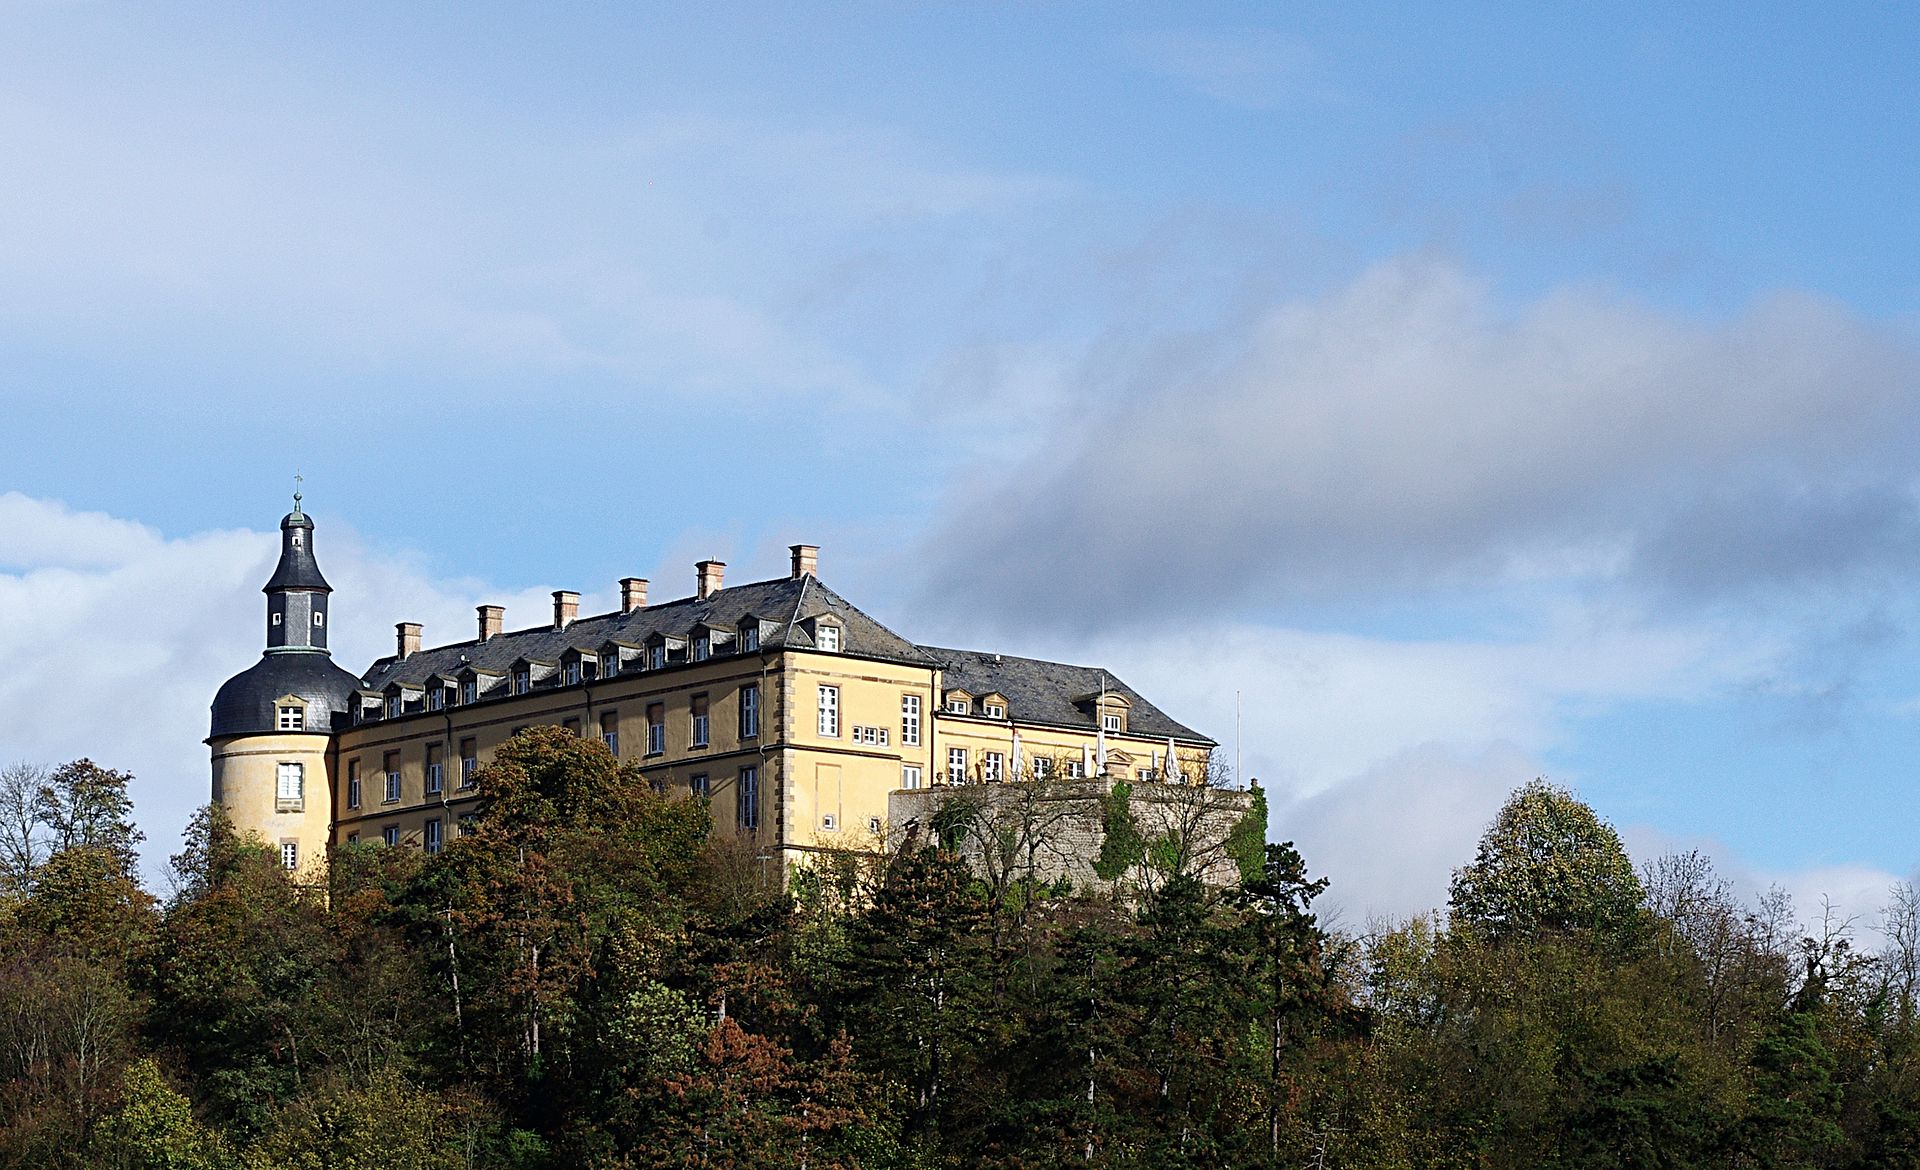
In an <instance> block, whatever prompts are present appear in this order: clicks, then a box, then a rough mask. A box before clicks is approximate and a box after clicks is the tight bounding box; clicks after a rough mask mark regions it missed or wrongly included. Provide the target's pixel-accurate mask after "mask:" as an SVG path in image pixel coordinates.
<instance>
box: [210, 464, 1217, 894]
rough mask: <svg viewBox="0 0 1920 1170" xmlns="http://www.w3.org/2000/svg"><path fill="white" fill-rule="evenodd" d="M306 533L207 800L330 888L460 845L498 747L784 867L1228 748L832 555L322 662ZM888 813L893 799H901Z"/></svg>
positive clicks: (1195, 779)
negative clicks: (591, 752)
mask: <svg viewBox="0 0 1920 1170" xmlns="http://www.w3.org/2000/svg"><path fill="white" fill-rule="evenodd" d="M313 537H314V524H313V518H312V517H311V516H309V515H307V514H306V513H305V512H304V511H302V510H301V504H300V497H299V496H298V495H297V494H296V495H295V497H294V509H293V511H292V513H290V514H289V515H288V516H287V517H286V518H285V519H283V520H282V521H281V522H280V560H279V564H278V565H277V566H276V567H275V569H274V572H273V576H272V577H271V578H269V579H268V581H267V584H266V586H265V589H264V592H265V593H266V595H267V644H266V650H265V652H264V653H263V654H262V655H261V658H260V661H259V662H257V663H255V664H254V665H253V666H251V667H249V668H248V669H247V670H244V671H242V672H241V673H239V674H237V675H235V676H234V677H233V678H231V679H229V680H227V682H226V683H225V685H223V686H222V687H221V688H220V690H219V692H218V694H217V695H215V697H214V700H213V710H212V723H211V728H210V731H209V734H208V736H207V743H208V745H209V746H210V747H211V749H212V756H213V759H212V769H213V799H214V801H215V802H216V803H218V804H220V805H221V806H222V807H224V808H225V810H226V812H227V813H228V815H229V816H230V817H231V818H232V820H233V822H234V824H235V826H236V827H237V828H238V829H240V830H241V831H243V832H248V833H253V834H257V835H258V836H259V837H261V838H263V839H264V840H266V841H267V842H269V843H270V844H273V845H275V846H277V847H278V849H279V851H280V857H281V859H282V861H283V862H284V863H285V864H286V866H287V867H288V868H289V869H293V870H296V871H302V872H305V873H308V874H317V873H319V872H321V867H323V866H324V864H325V859H326V857H327V853H328V850H329V848H330V847H332V846H336V845H342V844H346V843H350V842H356V841H369V842H370V841H376V840H377V841H383V842H385V843H386V844H388V845H412V846H417V847H419V848H421V849H423V850H425V851H426V852H428V853H437V852H438V851H439V850H440V849H441V848H442V847H443V846H444V845H445V844H446V842H447V840H448V839H449V838H450V837H451V836H454V835H457V834H459V833H463V832H465V831H467V830H468V829H469V828H470V827H471V825H472V818H473V817H474V815H475V814H476V812H477V809H478V805H479V797H480V790H479V788H478V786H477V784H476V775H477V774H478V773H479V771H480V769H481V768H482V767H484V766H485V765H486V763H487V761H488V759H489V758H490V757H491V755H492V753H493V751H494V749H495V748H496V747H497V746H498V745H499V744H500V743H502V742H503V741H504V740H506V739H508V738H509V737H511V736H512V735H513V734H514V733H515V732H518V731H520V730H522V729H524V728H526V727H530V726H535V725H541V724H546V725H557V726H561V727H564V728H567V729H569V730H571V731H573V732H575V733H576V734H580V735H597V736H599V737H600V738H601V739H602V740H603V741H605V743H606V745H607V746H608V747H609V748H610V749H612V751H613V752H614V754H615V755H616V756H617V757H618V758H619V759H620V760H621V761H622V762H623V763H631V764H635V765H637V766H638V767H639V768H640V769H641V770H642V772H643V774H644V775H645V776H646V777H647V778H648V779H649V780H650V781H651V782H652V783H653V784H654V785H655V787H657V788H659V789H661V790H663V791H678V792H684V793H690V794H693V795H696V796H700V797H704V798H707V799H708V800H710V801H711V802H712V809H713V823H714V829H715V832H716V833H718V834H721V835H733V836H739V837H743V838H746V839H748V840H749V841H750V842H752V845H753V849H754V851H755V853H756V854H757V855H758V856H760V857H762V858H767V859H771V860H776V861H778V862H780V863H781V864H782V865H791V864H794V863H797V862H801V861H803V860H804V858H805V857H806V855H807V854H809V853H810V852H813V851H816V850H820V849H835V848H846V847H850V846H851V847H869V846H871V845H872V844H874V843H876V842H877V841H879V840H881V839H883V838H884V835H885V833H886V832H887V829H888V823H887V822H888V807H889V798H890V796H897V795H899V794H903V793H912V792H914V791H915V790H920V789H926V788H929V787H933V786H939V785H959V784H976V783H978V784H996V783H1001V782H1011V781H1023V780H1031V779H1047V778H1058V779H1071V778H1083V777H1093V776H1099V777H1102V778H1107V777H1111V778H1125V779H1129V780H1136V781H1178V782H1186V783H1204V781H1205V778H1206V776H1207V772H1208V764H1209V759H1210V756H1211V752H1212V750H1213V748H1214V747H1215V746H1216V745H1215V743H1214V741H1213V740H1211V739H1209V738H1207V737H1206V736H1204V735H1201V734H1200V733H1198V732H1196V731H1194V730H1192V729H1191V728H1188V727H1186V726H1184V725H1182V724H1180V723H1178V722H1176V721H1175V720H1174V719H1172V718H1171V717H1170V716H1168V715H1166V714H1165V713H1164V712H1162V711H1161V710H1160V709H1159V708H1157V707H1155V706H1154V705H1153V704H1152V703H1150V702H1148V701H1147V700H1146V699H1145V698H1143V697H1142V696H1141V695H1140V694H1138V693H1137V692H1135V691H1134V690H1132V689H1131V688H1129V687H1128V686H1126V685H1125V684H1124V683H1123V682H1121V681H1120V680H1119V679H1117V678H1115V677H1113V676H1112V675H1111V674H1110V673H1108V672H1106V671H1103V670H1100V669H1097V668H1093V667H1083V666H1069V665H1065V664H1062V663H1057V662H1042V661H1038V660H1035V659H1030V658H1015V657H1012V656H1010V655H1000V654H992V653H981V652H978V651H969V650H951V649H942V648H938V647H933V646H922V645H916V644H915V643H913V642H910V641H908V640H907V639H905V638H903V637H901V636H900V635H899V634H896V633H894V632H893V631H892V630H890V629H888V628H887V627H885V626H883V625H881V624H880V623H879V622H877V621H875V620H874V619H872V618H871V617H869V616H867V615H866V614H864V613H862V612H861V611H860V610H858V609H856V608H854V606H853V605H851V604H850V603H848V602H847V600H846V599H845V598H843V597H841V596H840V595H839V594H838V593H835V592H834V591H833V590H832V589H830V588H828V587H827V586H826V585H825V584H824V583H822V582H821V580H820V579H819V576H818V574H817V569H818V556H819V549H818V548H816V547H814V546H811V545H795V546H793V549H792V553H793V562H792V570H791V572H790V573H789V574H788V575H787V576H785V577H781V578H776V579H774V580H768V581H755V582H751V583H748V584H744V585H733V586H728V585H726V584H725V583H724V578H723V574H724V571H725V569H726V566H725V565H724V564H722V563H721V562H719V561H701V562H700V563H699V564H698V565H696V566H695V588H694V593H693V595H692V596H691V597H682V598H678V599H675V600H672V601H664V602H658V603H652V604H649V602H648V597H647V592H648V583H647V582H646V581H645V580H642V579H639V578H632V577H630V578H626V579H624V580H622V581H621V582H620V607H619V609H618V610H616V611H614V612H612V613H606V614H599V615H595V616H588V617H581V616H580V614H579V608H580V595H579V594H577V593H572V592H566V591H561V592H556V593H555V594H554V595H553V614H552V620H551V621H548V622H543V623H542V624H540V625H538V626H534V627H531V628H526V629H520V630H508V629H507V628H506V621H505V611H504V610H503V609H502V608H501V607H500V606H495V605H483V606H480V607H479V611H478V628H477V630H476V632H475V636H474V637H473V638H471V639H468V640H466V641H462V642H454V643H450V644H447V645H443V646H436V647H432V648H428V647H425V646H423V644H422V629H421V627H420V626H419V625H417V624H415V623H411V622H401V623H399V624H398V625H397V627H396V630H397V639H396V646H395V652H394V653H393V654H392V655H390V656H388V657H385V658H381V659H379V660H378V661H376V662H374V663H372V664H371V665H369V666H368V667H366V669H365V670H364V671H362V672H361V673H359V674H353V673H350V672H349V671H346V670H343V669H341V668H340V667H339V666H337V665H335V663H334V661H333V658H332V655H331V653H330V652H329V650H328V647H327V630H328V606H329V602H330V600H331V594H332V589H331V587H329V586H328V584H327V581H326V578H325V577H324V576H322V575H321V572H320V565H319V562H318V561H317V560H316V559H315V556H314V544H313ZM894 803H895V804H896V805H898V804H899V802H898V801H897V800H896V801H895V802H894Z"/></svg>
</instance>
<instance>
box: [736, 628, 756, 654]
mask: <svg viewBox="0 0 1920 1170" xmlns="http://www.w3.org/2000/svg"><path fill="white" fill-rule="evenodd" d="M758 649H760V624H759V623H758V622H755V623H754V624H753V625H750V626H742V627H741V629H740V652H741V653H742V654H751V653H753V652H754V651H756V650H758Z"/></svg>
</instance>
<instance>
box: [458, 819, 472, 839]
mask: <svg viewBox="0 0 1920 1170" xmlns="http://www.w3.org/2000/svg"><path fill="white" fill-rule="evenodd" d="M472 833H473V814H472V813H461V814H460V835H461V836H462V837H467V836H471V835H472Z"/></svg>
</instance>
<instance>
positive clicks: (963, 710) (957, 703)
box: [947, 699, 973, 715]
mask: <svg viewBox="0 0 1920 1170" xmlns="http://www.w3.org/2000/svg"><path fill="white" fill-rule="evenodd" d="M972 712H973V704H972V703H969V702H967V700H965V699H948V700H947V713H948V714H950V715H969V714H972Z"/></svg>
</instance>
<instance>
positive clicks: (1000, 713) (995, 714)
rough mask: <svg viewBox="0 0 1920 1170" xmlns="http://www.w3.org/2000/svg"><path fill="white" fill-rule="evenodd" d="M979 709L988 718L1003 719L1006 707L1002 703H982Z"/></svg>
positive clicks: (1005, 715) (1005, 714)
mask: <svg viewBox="0 0 1920 1170" xmlns="http://www.w3.org/2000/svg"><path fill="white" fill-rule="evenodd" d="M980 710H981V712H982V713H983V714H985V715H986V717H987V718H989V719H1005V718H1006V717H1007V708H1006V705H1005V704H1004V703H983V704H981V706H980Z"/></svg>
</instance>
